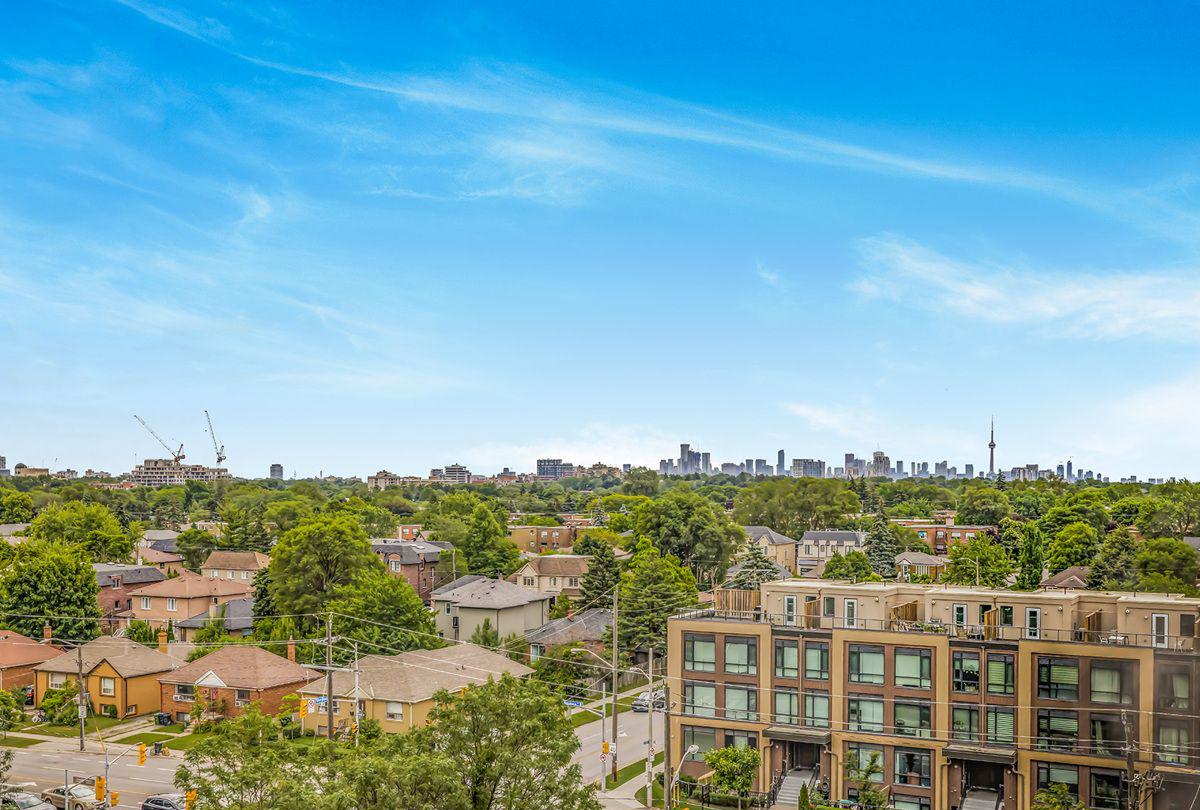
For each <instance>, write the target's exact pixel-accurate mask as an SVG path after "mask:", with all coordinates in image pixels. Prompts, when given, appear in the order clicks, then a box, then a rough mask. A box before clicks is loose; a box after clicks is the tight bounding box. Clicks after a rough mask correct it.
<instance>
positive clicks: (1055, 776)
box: [1037, 762, 1079, 797]
mask: <svg viewBox="0 0 1200 810" xmlns="http://www.w3.org/2000/svg"><path fill="white" fill-rule="evenodd" d="M1056 783H1057V784H1060V785H1066V786H1067V790H1068V791H1070V793H1071V795H1072V796H1076V797H1078V796H1079V768H1077V767H1076V766H1074V765H1059V764H1058V763H1054V762H1039V763H1038V764H1037V789H1038V790H1045V789H1046V788H1048V787H1050V785H1052V784H1056Z"/></svg>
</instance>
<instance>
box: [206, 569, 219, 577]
mask: <svg viewBox="0 0 1200 810" xmlns="http://www.w3.org/2000/svg"><path fill="white" fill-rule="evenodd" d="M208 576H209V578H211V579H216V578H217V577H219V576H221V572H220V571H219V570H218V569H216V568H214V569H213V570H211V571H209V572H208Z"/></svg>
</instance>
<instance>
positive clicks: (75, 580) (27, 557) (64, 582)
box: [0, 540, 100, 640]
mask: <svg viewBox="0 0 1200 810" xmlns="http://www.w3.org/2000/svg"><path fill="white" fill-rule="evenodd" d="M99 590H100V588H99V585H98V584H97V583H96V573H95V571H93V570H92V560H91V557H90V556H88V555H87V552H86V551H85V550H84V549H83V548H81V547H79V546H68V545H64V544H62V543H50V542H46V541H44V540H28V541H26V542H24V543H21V544H20V545H19V546H17V555H16V557H15V559H14V560H13V563H12V564H11V565H10V566H9V567H8V568H7V569H6V570H5V571H4V573H3V575H2V576H0V612H3V613H4V614H6V615H7V617H8V618H7V619H6V620H5V624H6V625H7V626H8V627H10V628H12V629H13V630H16V631H17V632H18V633H23V634H25V635H27V636H32V637H35V638H37V637H40V636H41V633H42V626H43V625H44V624H45V619H42V618H38V617H41V616H54V617H56V618H55V619H53V620H52V621H53V629H54V635H55V637H57V638H66V639H84V640H87V639H93V638H95V637H96V636H98V635H100V623H99V622H98V621H97V619H98V618H99V616H100V606H99V604H97V602H96V595H97V594H98V593H99Z"/></svg>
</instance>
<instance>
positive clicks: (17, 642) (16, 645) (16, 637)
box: [0, 630, 62, 689]
mask: <svg viewBox="0 0 1200 810" xmlns="http://www.w3.org/2000/svg"><path fill="white" fill-rule="evenodd" d="M60 655H62V650H60V649H59V648H58V647H55V646H53V645H52V644H50V643H49V642H48V641H44V642H37V641H34V640H33V639H31V638H30V637H29V636H23V635H21V634H20V633H18V632H16V631H14V630H0V689H12V688H14V687H17V686H32V685H33V681H34V675H33V668H34V667H35V666H37V665H38V664H40V663H42V662H44V661H49V660H50V659H52V658H57V657H58V656H60Z"/></svg>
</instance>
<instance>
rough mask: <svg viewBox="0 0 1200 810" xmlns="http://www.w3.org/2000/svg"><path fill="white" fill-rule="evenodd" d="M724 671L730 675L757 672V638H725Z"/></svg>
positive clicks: (753, 673)
mask: <svg viewBox="0 0 1200 810" xmlns="http://www.w3.org/2000/svg"><path fill="white" fill-rule="evenodd" d="M725 671H726V672H728V673H729V674H730V675H755V674H757V673H758V639H755V638H728V637H727V638H726V639H725Z"/></svg>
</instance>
